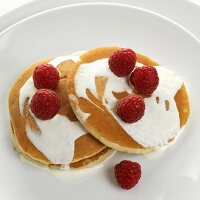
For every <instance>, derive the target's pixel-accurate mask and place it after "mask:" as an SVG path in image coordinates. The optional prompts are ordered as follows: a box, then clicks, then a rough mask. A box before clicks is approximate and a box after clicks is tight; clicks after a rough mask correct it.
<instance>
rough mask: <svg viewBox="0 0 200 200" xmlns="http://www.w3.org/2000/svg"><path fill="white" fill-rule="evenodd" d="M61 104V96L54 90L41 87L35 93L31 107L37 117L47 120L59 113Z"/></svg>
mask: <svg viewBox="0 0 200 200" xmlns="http://www.w3.org/2000/svg"><path fill="white" fill-rule="evenodd" d="M60 105H61V102H60V98H59V97H58V95H57V94H56V93H55V92H54V91H52V90H48V89H41V90H38V91H37V92H36V93H35V94H34V95H33V97H32V99H31V103H30V108H31V111H32V112H33V113H34V114H35V116H36V117H37V118H39V119H43V120H47V119H51V118H53V117H54V116H55V115H56V114H57V112H58V110H59V108H60Z"/></svg>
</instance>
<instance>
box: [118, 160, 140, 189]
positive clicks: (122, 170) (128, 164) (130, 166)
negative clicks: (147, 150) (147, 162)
mask: <svg viewBox="0 0 200 200" xmlns="http://www.w3.org/2000/svg"><path fill="white" fill-rule="evenodd" d="M140 177H141V166H140V165H139V164H138V163H137V162H132V161H130V160H123V161H121V162H120V163H119V164H117V165H115V178H116V179H117V183H118V185H119V186H120V187H121V188H123V189H126V190H129V189H131V188H133V187H134V186H135V185H136V184H137V183H138V181H139V180H140Z"/></svg>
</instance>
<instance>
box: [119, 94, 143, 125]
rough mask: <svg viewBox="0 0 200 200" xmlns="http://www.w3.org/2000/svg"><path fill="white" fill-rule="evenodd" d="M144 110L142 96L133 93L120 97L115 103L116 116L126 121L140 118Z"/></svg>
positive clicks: (129, 121) (135, 120) (134, 120)
mask: <svg viewBox="0 0 200 200" xmlns="http://www.w3.org/2000/svg"><path fill="white" fill-rule="evenodd" d="M144 110H145V104H144V100H143V98H142V97H140V96H137V95H134V94H133V95H129V96H126V97H124V98H122V99H121V100H120V101H119V102H118V104H117V114H118V116H119V117H120V118H121V119H122V120H123V121H124V122H127V123H133V122H137V121H138V120H140V119H141V118H142V116H143V115H144Z"/></svg>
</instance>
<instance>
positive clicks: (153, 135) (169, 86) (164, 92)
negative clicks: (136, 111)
mask: <svg viewBox="0 0 200 200" xmlns="http://www.w3.org/2000/svg"><path fill="white" fill-rule="evenodd" d="M137 67H141V64H140V63H137ZM156 69H157V72H158V75H159V85H158V88H157V89H156V91H154V93H153V94H152V96H151V97H149V98H144V101H145V114H144V116H143V117H142V119H140V120H139V121H137V122H136V123H125V122H123V121H122V120H121V119H120V118H119V117H118V115H117V114H116V112H115V111H114V108H115V106H116V103H117V99H116V98H115V97H114V96H113V92H117V93H119V92H128V93H129V94H131V93H133V92H134V91H133V88H132V87H131V86H130V85H129V84H128V83H127V77H117V76H115V75H114V74H113V73H112V72H111V70H110V68H109V66H108V59H101V60H97V61H95V62H92V63H87V64H82V65H81V66H80V67H79V69H78V70H77V72H76V75H75V79H74V82H75V89H76V93H77V96H79V97H83V98H85V99H87V100H89V101H90V99H89V98H88V97H87V94H86V89H89V90H90V91H91V92H92V94H93V95H95V96H96V97H97V98H98V95H97V90H96V86H95V77H101V76H103V77H106V78H107V80H108V81H107V84H106V86H105V92H104V94H103V99H102V102H103V105H104V106H105V107H106V109H107V111H108V112H110V114H111V115H112V116H113V117H114V118H115V120H116V121H117V123H119V125H120V126H121V127H122V128H123V129H124V131H125V132H126V133H127V134H128V135H130V136H131V137H132V138H133V139H134V140H135V141H137V142H138V143H139V144H141V145H142V146H144V147H151V148H154V147H157V146H163V145H166V144H168V141H169V139H171V138H173V137H175V136H176V135H177V134H178V133H179V131H180V119H179V113H178V110H177V107H176V102H175V100H174V96H175V94H176V93H177V91H178V90H179V89H180V88H181V85H182V83H183V82H182V80H181V78H180V77H179V76H177V75H176V74H175V73H174V72H173V71H171V70H169V69H167V68H165V67H162V66H158V67H156ZM80 83H81V84H80ZM157 98H159V102H158V101H157ZM166 103H167V104H168V107H169V108H166ZM116 134H117V133H116Z"/></svg>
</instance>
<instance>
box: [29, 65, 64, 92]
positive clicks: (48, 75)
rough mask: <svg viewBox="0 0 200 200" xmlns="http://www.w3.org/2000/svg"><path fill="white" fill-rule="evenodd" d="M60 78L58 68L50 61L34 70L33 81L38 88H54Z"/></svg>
mask: <svg viewBox="0 0 200 200" xmlns="http://www.w3.org/2000/svg"><path fill="white" fill-rule="evenodd" d="M59 80H60V75H59V73H58V70H57V69H56V68H55V67H53V65H51V64H48V63H45V64H41V65H39V66H37V67H36V68H35V70H34V72H33V81H34V85H35V87H36V88H37V89H42V88H46V89H52V90H54V89H55V88H56V87H57V85H58V82H59Z"/></svg>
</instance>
